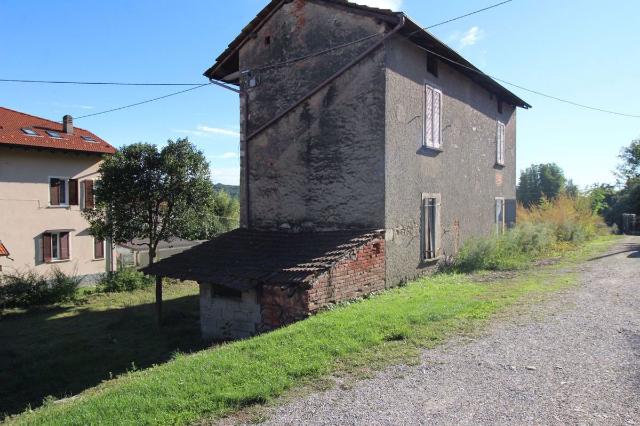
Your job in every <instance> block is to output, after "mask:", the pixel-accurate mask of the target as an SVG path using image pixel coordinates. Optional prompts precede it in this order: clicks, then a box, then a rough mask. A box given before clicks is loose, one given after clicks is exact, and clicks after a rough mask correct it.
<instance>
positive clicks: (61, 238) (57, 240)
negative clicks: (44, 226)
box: [42, 231, 71, 263]
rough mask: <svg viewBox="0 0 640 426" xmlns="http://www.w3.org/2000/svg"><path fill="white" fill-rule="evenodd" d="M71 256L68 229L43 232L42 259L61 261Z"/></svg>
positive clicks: (45, 261)
mask: <svg viewBox="0 0 640 426" xmlns="http://www.w3.org/2000/svg"><path fill="white" fill-rule="evenodd" d="M70 258H71V250H70V247H69V232H68V231H59V232H58V231H48V232H45V233H44V234H42V261H43V262H44V263H52V262H60V261H65V260H69V259H70Z"/></svg>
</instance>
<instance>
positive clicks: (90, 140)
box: [82, 136, 97, 143]
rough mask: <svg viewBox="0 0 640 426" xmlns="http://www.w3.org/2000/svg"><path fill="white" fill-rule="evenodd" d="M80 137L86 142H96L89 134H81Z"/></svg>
mask: <svg viewBox="0 0 640 426" xmlns="http://www.w3.org/2000/svg"><path fill="white" fill-rule="evenodd" d="M82 139H84V140H85V141H87V142H93V143H97V141H96V140H95V139H94V138H92V137H91V136H82Z"/></svg>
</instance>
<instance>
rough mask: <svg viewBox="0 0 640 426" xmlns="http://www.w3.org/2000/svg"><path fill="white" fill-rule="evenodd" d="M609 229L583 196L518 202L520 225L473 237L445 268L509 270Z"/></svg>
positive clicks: (606, 231) (456, 269)
mask: <svg viewBox="0 0 640 426" xmlns="http://www.w3.org/2000/svg"><path fill="white" fill-rule="evenodd" d="M604 233H609V231H608V229H607V227H606V225H605V224H604V221H603V220H602V218H600V217H599V216H597V215H596V214H594V213H593V209H592V208H591V202H590V200H589V199H588V198H586V197H582V196H576V197H569V196H566V195H561V196H559V197H558V198H556V199H554V200H552V201H549V200H546V199H543V200H542V202H541V204H540V205H538V206H532V207H530V208H525V207H523V206H522V205H519V206H518V225H517V226H516V227H515V228H513V229H511V230H509V231H508V232H506V233H505V234H503V235H499V236H496V235H492V236H489V237H484V238H475V239H470V240H468V241H466V242H465V244H464V245H463V246H462V249H461V250H460V252H459V253H458V255H457V256H456V258H455V259H454V261H453V263H452V264H451V265H450V266H449V267H448V268H446V267H445V268H443V269H444V270H454V271H457V272H473V271H478V270H509V269H519V268H522V267H524V266H526V265H527V264H528V263H529V262H530V261H531V260H533V259H535V258H537V257H540V256H548V255H551V254H553V252H559V251H563V250H566V249H570V248H573V247H575V246H577V245H579V244H581V243H583V242H585V241H588V240H590V239H592V238H594V237H595V236H596V235H598V234H604Z"/></svg>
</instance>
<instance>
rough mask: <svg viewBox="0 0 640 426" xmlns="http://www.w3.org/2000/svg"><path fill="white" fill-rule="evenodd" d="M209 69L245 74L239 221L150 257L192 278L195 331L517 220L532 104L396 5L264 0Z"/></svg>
mask: <svg viewBox="0 0 640 426" xmlns="http://www.w3.org/2000/svg"><path fill="white" fill-rule="evenodd" d="M343 45H344V46H343ZM338 46H341V47H338ZM318 52H321V53H319V54H318ZM300 58H302V59H300ZM298 59H299V60H298ZM205 75H206V76H207V77H209V78H211V79H212V80H217V81H221V82H226V83H227V84H233V85H238V86H239V88H240V117H241V141H240V152H241V176H240V203H241V229H239V230H236V231H232V232H230V233H228V234H226V235H223V236H221V237H219V238H217V239H214V240H212V241H210V242H208V243H204V244H202V245H200V246H198V247H196V248H193V249H191V250H188V251H186V252H184V253H182V254H179V255H176V256H174V257H172V258H170V259H167V260H165V261H162V262H159V263H158V264H157V265H156V266H155V267H154V268H153V269H152V270H150V271H149V272H152V273H156V274H159V275H164V276H170V277H175V278H180V279H195V280H197V281H198V282H199V283H200V295H201V296H200V297H201V316H202V320H201V325H202V330H203V334H204V335H205V337H213V338H220V337H229V336H235V337H237V336H246V335H251V334H254V333H256V332H259V331H263V330H269V329H273V328H275V327H278V326H280V325H283V324H286V323H289V322H291V321H294V320H297V319H300V318H304V317H305V316H307V315H309V314H311V313H313V312H316V311H317V310H318V309H319V308H321V307H322V306H324V305H326V304H327V303H331V302H337V301H340V300H344V299H350V298H354V297H358V296H361V295H363V294H366V293H370V292H372V291H377V290H380V289H384V288H388V287H391V286H395V285H397V284H399V283H401V282H403V281H405V280H409V279H412V278H414V277H416V276H418V275H420V274H422V273H424V272H425V271H427V270H429V268H431V267H433V266H434V265H435V263H437V262H438V261H439V260H440V259H442V258H444V257H445V256H450V255H453V254H455V253H456V252H457V250H458V249H459V247H460V246H461V244H462V243H463V242H464V241H465V240H466V239H467V238H469V237H471V236H481V235H491V234H492V233H496V232H503V231H504V229H505V228H506V227H507V226H509V225H511V224H513V223H514V222H515V187H516V108H517V107H522V108H529V105H528V104H527V103H526V102H524V101H523V100H522V99H520V98H518V97H517V96H516V95H514V94H513V93H511V92H510V91H508V90H507V89H505V88H504V87H502V86H501V85H500V84H498V83H497V82H496V81H494V80H493V79H491V78H490V77H489V76H487V75H485V74H483V73H482V72H481V71H479V70H478V69H477V68H475V67H474V66H473V65H472V64H470V63H469V62H468V61H466V60H465V59H464V58H463V57H461V56H460V55H459V54H457V53H456V52H455V51H453V50H452V49H451V48H449V47H448V46H446V45H445V44H444V43H442V42H441V41H439V40H438V39H436V38H435V37H433V36H432V35H431V34H429V33H428V32H427V31H425V30H423V29H421V27H420V26H419V25H418V24H416V23H415V22H413V21H412V20H410V19H409V18H407V17H406V16H405V15H404V14H402V13H394V12H392V11H389V10H381V9H375V8H371V7H366V6H360V5H355V4H352V3H348V2H346V1H341V0H306V1H305V0H294V1H272V2H270V3H269V4H268V5H267V6H266V7H265V8H264V9H263V10H262V11H261V12H260V13H259V14H258V16H257V17H256V18H255V19H254V20H253V21H252V22H251V23H249V25H247V26H246V27H245V28H244V29H243V31H242V33H241V34H240V35H239V36H238V37H237V38H236V39H235V40H234V41H233V42H232V43H231V44H230V45H229V47H228V49H227V50H226V51H225V52H224V53H223V54H222V55H221V56H220V57H218V59H217V60H216V63H215V64H214V65H213V66H212V67H211V68H210V69H208V70H207V71H206V72H205Z"/></svg>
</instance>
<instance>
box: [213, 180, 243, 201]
mask: <svg viewBox="0 0 640 426" xmlns="http://www.w3.org/2000/svg"><path fill="white" fill-rule="evenodd" d="M213 187H214V188H215V190H216V191H224V192H226V193H227V194H229V195H231V196H232V197H235V198H240V186H238V185H224V184H222V183H216V184H214V185H213Z"/></svg>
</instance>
